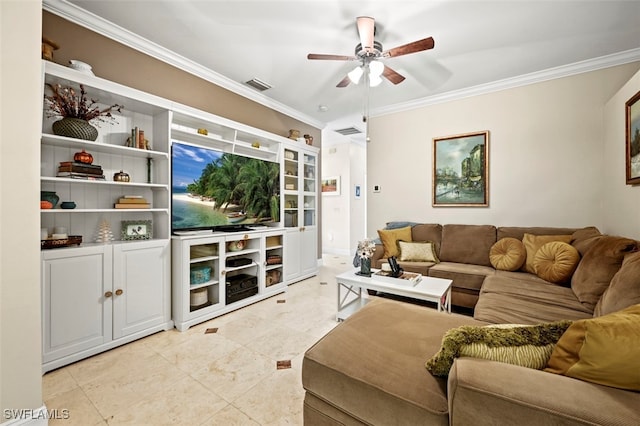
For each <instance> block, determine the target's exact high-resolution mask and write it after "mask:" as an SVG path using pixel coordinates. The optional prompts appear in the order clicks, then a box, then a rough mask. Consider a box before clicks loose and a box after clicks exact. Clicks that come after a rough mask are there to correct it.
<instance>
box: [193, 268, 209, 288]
mask: <svg viewBox="0 0 640 426" xmlns="http://www.w3.org/2000/svg"><path fill="white" fill-rule="evenodd" d="M189 272H190V280H189V282H190V283H191V284H192V285H193V284H202V283H206V282H207V281H209V280H210V279H211V267H210V266H192V267H191V270H190V271H189Z"/></svg>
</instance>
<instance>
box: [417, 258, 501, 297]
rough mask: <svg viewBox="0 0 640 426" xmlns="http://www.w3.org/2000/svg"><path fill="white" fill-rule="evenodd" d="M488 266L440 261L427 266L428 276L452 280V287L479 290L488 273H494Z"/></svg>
mask: <svg viewBox="0 0 640 426" xmlns="http://www.w3.org/2000/svg"><path fill="white" fill-rule="evenodd" d="M495 272H496V271H495V269H493V268H492V267H490V266H479V265H468V264H466V263H455V262H440V263H438V264H437V265H434V266H432V267H431V268H429V271H428V273H429V276H430V277H436V278H446V279H449V280H453V287H456V288H466V289H470V290H475V291H480V288H481V287H482V282H483V281H484V279H485V277H486V276H488V275H493V274H495Z"/></svg>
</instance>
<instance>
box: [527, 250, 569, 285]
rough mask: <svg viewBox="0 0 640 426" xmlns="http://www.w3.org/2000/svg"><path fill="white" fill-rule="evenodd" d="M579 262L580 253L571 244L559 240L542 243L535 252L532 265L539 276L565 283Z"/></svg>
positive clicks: (553, 281)
mask: <svg viewBox="0 0 640 426" xmlns="http://www.w3.org/2000/svg"><path fill="white" fill-rule="evenodd" d="M578 262H580V253H578V250H576V249H575V248H574V247H573V246H572V245H570V244H567V243H563V242H560V241H552V242H550V243H546V244H544V245H543V246H542V247H540V249H539V250H538V251H537V252H536V255H535V257H534V259H533V267H534V268H535V270H536V275H537V276H539V277H540V278H542V279H544V280H546V281H549V282H552V283H556V284H561V283H566V282H568V281H570V280H571V275H573V272H574V271H575V270H576V267H577V266H578Z"/></svg>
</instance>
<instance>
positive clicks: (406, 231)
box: [378, 226, 412, 257]
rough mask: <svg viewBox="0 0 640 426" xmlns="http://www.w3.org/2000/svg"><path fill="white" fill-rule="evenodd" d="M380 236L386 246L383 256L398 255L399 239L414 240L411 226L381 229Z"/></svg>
mask: <svg viewBox="0 0 640 426" xmlns="http://www.w3.org/2000/svg"><path fill="white" fill-rule="evenodd" d="M378 236H379V237H380V240H381V241H382V245H383V246H384V254H383V257H391V256H397V255H398V240H402V241H412V239H411V227H410V226H406V227H404V228H397V229H379V230H378Z"/></svg>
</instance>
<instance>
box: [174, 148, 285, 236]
mask: <svg viewBox="0 0 640 426" xmlns="http://www.w3.org/2000/svg"><path fill="white" fill-rule="evenodd" d="M171 160H172V165H171V166H172V228H173V229H174V230H177V229H189V228H207V227H215V226H220V225H230V224H238V225H246V224H256V223H269V222H279V221H280V217H279V216H280V165H279V164H277V163H272V162H269V161H263V160H258V159H255V158H248V157H243V156H240V155H235V154H229V153H223V152H219V151H215V150H212V149H207V148H202V147H196V146H191V145H187V144H182V143H177V142H174V143H173V144H172V158H171Z"/></svg>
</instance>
